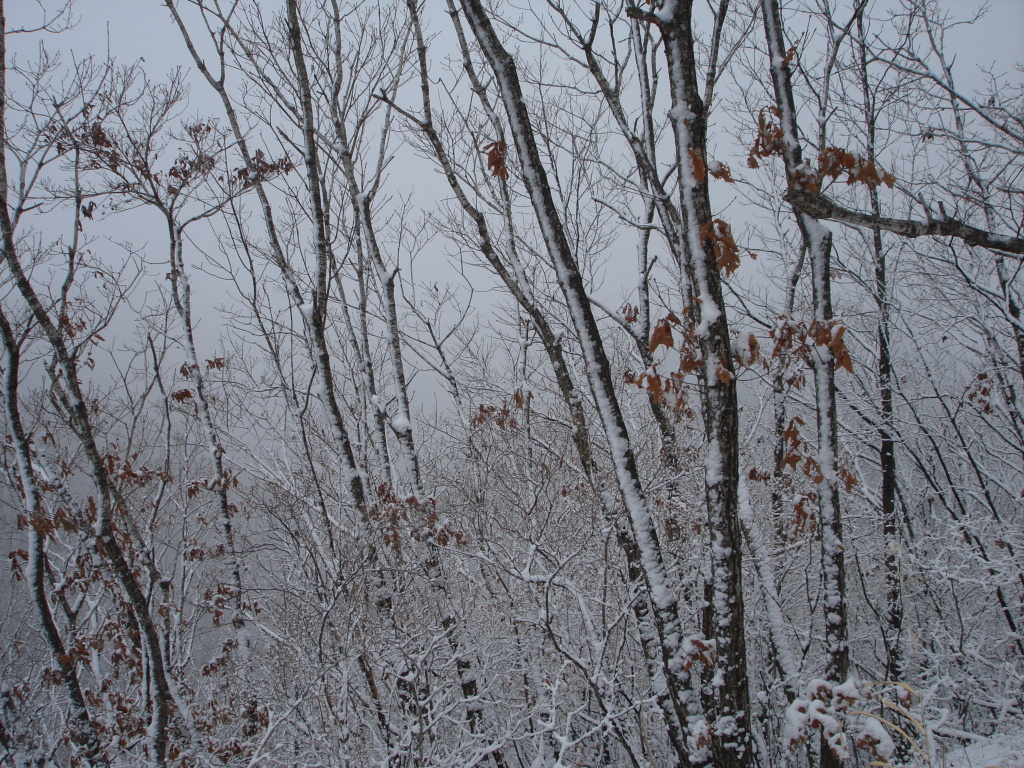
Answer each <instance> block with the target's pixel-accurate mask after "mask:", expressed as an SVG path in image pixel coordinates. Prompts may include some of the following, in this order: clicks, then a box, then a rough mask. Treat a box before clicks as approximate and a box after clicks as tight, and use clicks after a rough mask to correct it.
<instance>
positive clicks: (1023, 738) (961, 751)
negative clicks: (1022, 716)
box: [939, 734, 1024, 768]
mask: <svg viewBox="0 0 1024 768" xmlns="http://www.w3.org/2000/svg"><path fill="white" fill-rule="evenodd" d="M939 765H940V766H943V767H944V768H1024V734H1018V735H1016V736H993V737H991V738H988V739H979V740H978V741H974V742H972V743H970V744H967V745H964V746H959V747H954V748H952V749H949V750H948V751H947V752H946V753H945V755H944V757H942V758H941V759H940V762H939Z"/></svg>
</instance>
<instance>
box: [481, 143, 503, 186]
mask: <svg viewBox="0 0 1024 768" xmlns="http://www.w3.org/2000/svg"><path fill="white" fill-rule="evenodd" d="M507 151H508V147H506V146H505V142H503V141H492V142H491V143H490V144H488V145H487V146H486V147H484V152H486V153H487V170H488V171H490V172H491V176H496V177H497V178H499V179H502V180H503V181H508V166H507V165H505V154H506V152H507Z"/></svg>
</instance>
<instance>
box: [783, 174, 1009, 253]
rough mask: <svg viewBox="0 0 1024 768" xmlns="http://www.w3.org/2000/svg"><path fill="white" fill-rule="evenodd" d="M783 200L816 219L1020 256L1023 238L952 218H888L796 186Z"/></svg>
mask: <svg viewBox="0 0 1024 768" xmlns="http://www.w3.org/2000/svg"><path fill="white" fill-rule="evenodd" d="M786 201H787V202H789V203H790V204H791V205H792V206H793V207H794V208H797V209H798V210H800V211H802V212H803V213H806V214H807V215H809V216H813V217H814V218H816V219H832V220H834V221H838V222H841V223H843V224H850V225H852V226H855V227H867V228H868V229H875V230H882V231H885V232H894V233H895V234H897V235H900V236H902V237H909V238H913V237H921V236H924V235H934V236H936V237H955V238H958V239H960V240H963V241H964V242H965V243H969V244H970V245H977V246H981V247H982V248H989V249H991V250H993V251H1000V252H1002V253H1009V254H1014V255H1017V256H1024V239H1021V238H1019V237H1009V236H1007V235H998V234H995V233H992V232H986V231H985V230H983V229H978V228H976V227H972V226H971V225H970V224H965V223H963V222H962V221H958V220H956V219H950V218H942V219H936V220H933V221H914V220H912V219H889V218H886V217H885V216H876V215H874V214H870V213H859V212H857V211H851V210H849V209H847V208H843V207H842V206H840V205H838V204H836V203H834V202H833V201H831V200H829V199H828V198H827V197H825V196H824V195H816V194H813V193H811V192H806V191H804V190H800V189H791V190H789V192H788V193H787V194H786Z"/></svg>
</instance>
